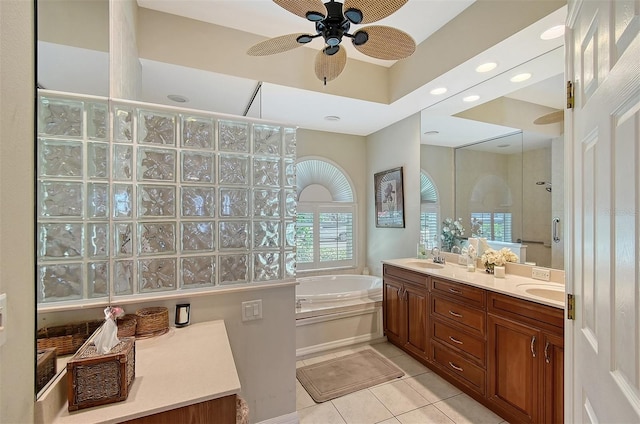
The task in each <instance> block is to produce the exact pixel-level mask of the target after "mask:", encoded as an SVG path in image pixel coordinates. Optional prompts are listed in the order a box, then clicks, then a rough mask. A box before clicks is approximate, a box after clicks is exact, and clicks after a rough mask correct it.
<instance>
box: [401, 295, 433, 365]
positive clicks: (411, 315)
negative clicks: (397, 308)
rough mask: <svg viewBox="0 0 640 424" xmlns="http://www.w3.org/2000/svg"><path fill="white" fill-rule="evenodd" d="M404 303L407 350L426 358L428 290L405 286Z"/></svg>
mask: <svg viewBox="0 0 640 424" xmlns="http://www.w3.org/2000/svg"><path fill="white" fill-rule="evenodd" d="M404 301H405V307H406V308H407V345H406V347H407V349H409V350H411V351H413V352H414V353H416V354H418V355H420V356H422V357H424V358H426V357H427V355H428V350H429V349H428V346H427V341H428V340H429V338H428V336H427V316H428V309H427V305H428V303H427V290H426V289H421V288H418V287H412V286H410V285H405V287H404Z"/></svg>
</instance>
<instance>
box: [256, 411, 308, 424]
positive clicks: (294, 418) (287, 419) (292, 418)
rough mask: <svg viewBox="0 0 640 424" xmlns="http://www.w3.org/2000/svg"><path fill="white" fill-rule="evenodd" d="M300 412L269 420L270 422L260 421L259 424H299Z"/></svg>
mask: <svg viewBox="0 0 640 424" xmlns="http://www.w3.org/2000/svg"><path fill="white" fill-rule="evenodd" d="M299 423H300V419H298V412H297V411H296V412H292V413H290V414H286V415H280V416H279V417H274V418H269V419H268V420H264V421H260V422H259V423H257V424H299Z"/></svg>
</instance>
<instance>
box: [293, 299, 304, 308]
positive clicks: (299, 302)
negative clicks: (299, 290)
mask: <svg viewBox="0 0 640 424" xmlns="http://www.w3.org/2000/svg"><path fill="white" fill-rule="evenodd" d="M303 301H304V302H306V301H307V299H296V309H300V308H302V302H303Z"/></svg>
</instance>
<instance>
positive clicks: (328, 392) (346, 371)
mask: <svg viewBox="0 0 640 424" xmlns="http://www.w3.org/2000/svg"><path fill="white" fill-rule="evenodd" d="M403 375H404V373H403V372H402V371H400V370H399V369H398V368H396V366H395V365H393V364H392V363H391V362H389V361H388V360H386V359H385V358H383V357H382V356H380V355H378V354H377V353H375V352H374V351H373V350H371V349H366V350H363V351H360V352H356V353H353V354H351V355H345V356H341V357H339V358H335V359H329V360H328V361H324V362H319V363H317V364H313V365H307V366H305V367H301V368H298V369H297V370H296V376H297V377H298V380H299V381H300V384H302V386H303V387H304V388H305V390H306V391H307V392H308V393H309V395H311V397H312V398H313V400H315V401H316V402H326V401H328V400H331V399H335V398H337V397H340V396H344V395H346V394H349V393H353V392H357V391H358V390H362V389H366V388H367V387H372V386H375V385H376V384H380V383H384V382H385V381H389V380H393V379H394V378H398V377H402V376H403Z"/></svg>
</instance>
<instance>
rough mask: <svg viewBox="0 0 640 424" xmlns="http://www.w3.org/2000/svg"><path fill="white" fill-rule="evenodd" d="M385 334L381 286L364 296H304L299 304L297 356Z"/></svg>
mask: <svg viewBox="0 0 640 424" xmlns="http://www.w3.org/2000/svg"><path fill="white" fill-rule="evenodd" d="M383 337H384V335H383V327H382V287H380V289H379V290H376V291H375V293H372V294H370V295H368V296H365V297H353V298H350V297H347V298H342V299H335V300H325V299H323V300H320V301H313V300H312V301H308V300H302V301H300V302H299V307H296V355H297V356H298V357H301V356H305V355H308V354H312V353H317V352H323V351H327V350H331V349H335V348H340V347H344V346H350V345H354V344H358V343H363V342H368V341H372V340H378V339H383Z"/></svg>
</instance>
